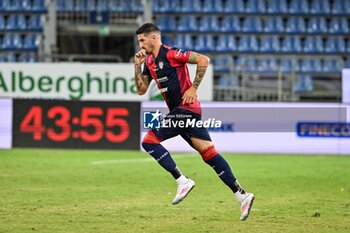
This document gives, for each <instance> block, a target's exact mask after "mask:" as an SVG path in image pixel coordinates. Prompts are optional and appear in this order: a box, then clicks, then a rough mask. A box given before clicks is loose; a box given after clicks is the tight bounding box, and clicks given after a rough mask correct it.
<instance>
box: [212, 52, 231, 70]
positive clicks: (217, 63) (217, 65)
mask: <svg viewBox="0 0 350 233" xmlns="http://www.w3.org/2000/svg"><path fill="white" fill-rule="evenodd" d="M213 64H214V71H215V72H230V70H231V69H232V68H233V58H232V56H231V55H228V54H227V55H219V56H216V57H215V58H214V60H213Z"/></svg>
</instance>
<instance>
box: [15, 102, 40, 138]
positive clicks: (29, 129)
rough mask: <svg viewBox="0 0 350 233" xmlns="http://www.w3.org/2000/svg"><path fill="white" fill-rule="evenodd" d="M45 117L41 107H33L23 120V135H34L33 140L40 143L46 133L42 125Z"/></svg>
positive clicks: (21, 128)
mask: <svg viewBox="0 0 350 233" xmlns="http://www.w3.org/2000/svg"><path fill="white" fill-rule="evenodd" d="M42 120H43V115H42V109H41V107H40V106H33V107H31V108H30V110H29V111H28V113H27V115H25V117H24V118H23V120H22V122H21V124H20V126H19V128H20V131H21V132H22V133H32V134H33V139H34V140H35V141H39V140H41V139H42V134H43V132H44V131H45V129H44V127H43V125H42Z"/></svg>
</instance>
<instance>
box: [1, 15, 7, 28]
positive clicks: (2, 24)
mask: <svg viewBox="0 0 350 233" xmlns="http://www.w3.org/2000/svg"><path fill="white" fill-rule="evenodd" d="M5 27H6V23H5V19H4V17H3V16H2V15H0V30H4V29H5Z"/></svg>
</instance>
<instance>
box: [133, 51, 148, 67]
mask: <svg viewBox="0 0 350 233" xmlns="http://www.w3.org/2000/svg"><path fill="white" fill-rule="evenodd" d="M145 59H146V50H144V49H141V50H140V51H138V52H137V53H136V54H135V57H134V61H135V65H141V64H142V63H143V62H144V61H145Z"/></svg>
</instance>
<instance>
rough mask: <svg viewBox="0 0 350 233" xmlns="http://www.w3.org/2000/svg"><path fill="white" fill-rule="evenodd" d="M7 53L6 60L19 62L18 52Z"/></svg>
mask: <svg viewBox="0 0 350 233" xmlns="http://www.w3.org/2000/svg"><path fill="white" fill-rule="evenodd" d="M4 55H5V62H17V59H16V54H15V53H14V52H7V53H5V54H4Z"/></svg>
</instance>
